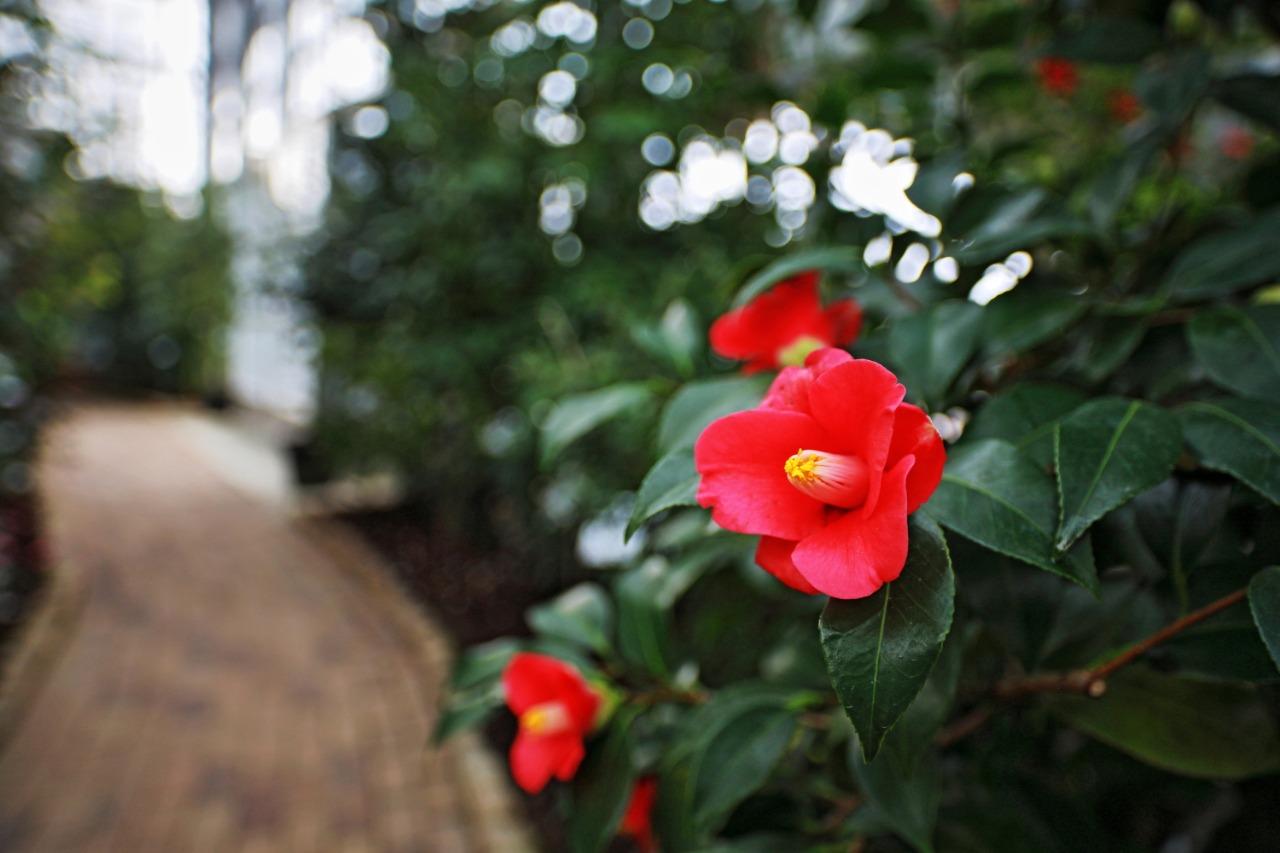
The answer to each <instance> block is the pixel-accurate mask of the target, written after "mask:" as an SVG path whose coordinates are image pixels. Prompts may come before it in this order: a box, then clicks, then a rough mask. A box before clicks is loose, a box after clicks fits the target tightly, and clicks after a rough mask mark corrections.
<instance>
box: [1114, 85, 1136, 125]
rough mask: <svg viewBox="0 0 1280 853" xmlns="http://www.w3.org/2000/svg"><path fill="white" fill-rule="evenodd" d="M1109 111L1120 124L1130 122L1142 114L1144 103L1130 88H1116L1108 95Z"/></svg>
mask: <svg viewBox="0 0 1280 853" xmlns="http://www.w3.org/2000/svg"><path fill="white" fill-rule="evenodd" d="M1107 111H1108V112H1109V113H1111V117H1112V118H1113V119H1115V120H1116V121H1117V122H1119V123H1120V124H1128V123H1129V122H1131V121H1133V120H1134V119H1136V118H1137V117H1138V116H1139V115H1141V114H1142V103H1141V102H1140V101H1139V100H1138V96H1137V95H1135V94H1133V92H1131V91H1129V90H1128V89H1114V90H1112V92H1111V93H1110V94H1109V95H1107Z"/></svg>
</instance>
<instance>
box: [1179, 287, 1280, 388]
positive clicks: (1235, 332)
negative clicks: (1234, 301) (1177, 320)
mask: <svg viewBox="0 0 1280 853" xmlns="http://www.w3.org/2000/svg"><path fill="white" fill-rule="evenodd" d="M1187 335H1188V337H1189V339H1190V341H1191V349H1192V350H1193V351H1194V352H1195V355H1196V359H1197V360H1198V361H1199V362H1200V364H1201V365H1203V366H1204V369H1205V371H1207V372H1208V374H1209V378H1210V379H1212V380H1213V381H1214V382H1216V383H1217V384H1218V385H1221V386H1222V387H1223V388H1227V389H1230V390H1232V391H1235V392H1237V393H1239V394H1243V395H1245V396H1246V397H1260V398H1262V399H1264V400H1275V399H1280V352H1278V351H1277V349H1278V348H1280V305H1258V306H1255V307H1253V308H1249V309H1247V310H1241V309H1239V308H1235V307H1233V306H1230V305H1223V306H1220V307H1218V308H1213V309H1211V310H1208V311H1205V312H1203V313H1201V314H1199V315H1198V316H1196V317H1195V318H1194V319H1193V320H1192V321H1191V322H1190V323H1189V324H1188V325H1187Z"/></svg>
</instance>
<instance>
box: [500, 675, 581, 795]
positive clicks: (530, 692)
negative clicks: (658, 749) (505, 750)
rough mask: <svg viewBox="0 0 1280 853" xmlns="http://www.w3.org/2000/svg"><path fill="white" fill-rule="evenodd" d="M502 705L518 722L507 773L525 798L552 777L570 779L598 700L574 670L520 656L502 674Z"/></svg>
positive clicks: (575, 769)
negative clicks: (503, 692) (523, 792)
mask: <svg viewBox="0 0 1280 853" xmlns="http://www.w3.org/2000/svg"><path fill="white" fill-rule="evenodd" d="M502 687H503V689H504V690H505V691H506V695H507V707H508V708H510V709H511V712H512V713H513V714H515V715H516V717H517V718H518V719H519V721H520V730H519V731H518V732H517V733H516V740H515V743H513V744H512V745H511V774H512V775H513V776H515V779H516V784H518V785H519V786H520V787H521V788H523V789H524V790H525V791H526V792H528V793H530V794H536V793H538V792H539V791H541V790H542V789H543V788H544V787H546V784H547V782H549V781H550V780H551V777H552V776H555V777H556V778H557V779H559V780H560V781H562V782H567V781H569V780H570V779H572V778H573V774H574V773H576V772H578V765H579V764H580V763H582V757H583V755H584V754H585V749H584V748H583V745H582V739H583V737H584V736H585V735H586V734H587V732H589V731H591V727H592V725H593V724H594V722H595V718H596V711H597V710H598V709H599V707H600V697H599V695H597V693H596V692H595V691H594V690H592V689H591V687H590V686H589V685H588V684H587V682H586V681H585V680H583V678H582V675H581V674H579V672H578V670H577V669H575V668H574V667H573V666H571V665H569V664H567V663H565V662H563V661H560V660H557V659H556V658H553V657H549V656H547V655H539V654H533V653H530V652H521V653H519V654H517V655H515V656H514V657H512V658H511V662H510V663H508V664H507V668H506V669H505V670H504V671H503V673H502Z"/></svg>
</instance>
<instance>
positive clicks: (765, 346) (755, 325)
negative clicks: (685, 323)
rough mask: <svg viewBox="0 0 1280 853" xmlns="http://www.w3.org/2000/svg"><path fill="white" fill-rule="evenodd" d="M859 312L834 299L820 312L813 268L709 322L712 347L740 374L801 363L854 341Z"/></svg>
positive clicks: (850, 302) (848, 302) (854, 305)
mask: <svg viewBox="0 0 1280 853" xmlns="http://www.w3.org/2000/svg"><path fill="white" fill-rule="evenodd" d="M861 328H862V309H861V308H859V307H858V303H857V302H855V301H854V300H852V299H839V300H837V301H835V302H832V303H831V304H830V305H828V306H827V307H826V308H825V309H824V308H823V307H822V302H821V301H820V300H819V298H818V273H817V271H816V270H810V271H809V272H804V273H801V274H800V275H797V276H795V277H794V278H789V279H787V280H786V281H783V282H780V283H779V284H777V285H775V286H774V287H773V288H771V289H770V290H768V291H767V292H765V293H763V294H761V295H760V296H757V297H756V298H755V299H753V300H751V301H750V302H748V303H747V304H746V305H744V306H742V307H741V308H737V309H735V310H733V311H730V312H729V313H728V314H725V315H724V316H723V317H720V318H719V319H718V320H716V321H715V322H714V323H712V324H711V348H712V349H713V350H715V351H716V352H717V353H719V354H720V355H722V356H724V357H725V358H733V359H739V360H743V361H746V362H747V363H746V365H745V366H744V367H743V372H745V373H757V372H759V371H761V370H773V369H775V368H778V367H783V366H786V365H800V364H803V363H804V359H805V356H807V355H808V354H809V353H811V352H813V351H814V350H816V349H820V348H822V347H828V346H844V345H846V344H848V343H851V342H852V341H853V340H854V339H855V338H857V337H858V331H859V329H861Z"/></svg>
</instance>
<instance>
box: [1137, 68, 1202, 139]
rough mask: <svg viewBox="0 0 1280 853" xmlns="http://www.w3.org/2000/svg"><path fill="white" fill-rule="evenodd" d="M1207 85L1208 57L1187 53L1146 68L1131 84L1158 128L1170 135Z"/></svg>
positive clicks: (1184, 118) (1193, 106)
mask: <svg viewBox="0 0 1280 853" xmlns="http://www.w3.org/2000/svg"><path fill="white" fill-rule="evenodd" d="M1208 84H1209V54H1208V53H1206V52H1204V51H1200V50H1188V51H1184V52H1183V53H1181V54H1179V55H1177V56H1174V57H1171V58H1169V59H1168V60H1166V61H1165V62H1162V63H1159V64H1153V65H1150V66H1148V67H1147V68H1146V69H1144V71H1143V72H1142V74H1140V75H1139V76H1138V78H1137V80H1135V81H1134V89H1136V90H1137V93H1138V97H1139V98H1140V99H1141V100H1142V103H1143V106H1145V107H1147V109H1148V110H1149V111H1150V112H1151V114H1152V116H1153V117H1154V118H1155V120H1156V121H1157V122H1158V124H1159V125H1160V127H1162V128H1163V129H1164V131H1165V132H1166V133H1171V132H1174V131H1176V130H1177V129H1178V128H1179V127H1180V126H1181V125H1182V123H1183V122H1184V121H1186V119H1187V116H1188V115H1190V113H1191V111H1192V109H1194V108H1195V106H1196V104H1197V103H1198V102H1199V100H1200V98H1201V97H1202V96H1203V95H1204V93H1205V91H1206V90H1207V88H1208Z"/></svg>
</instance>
